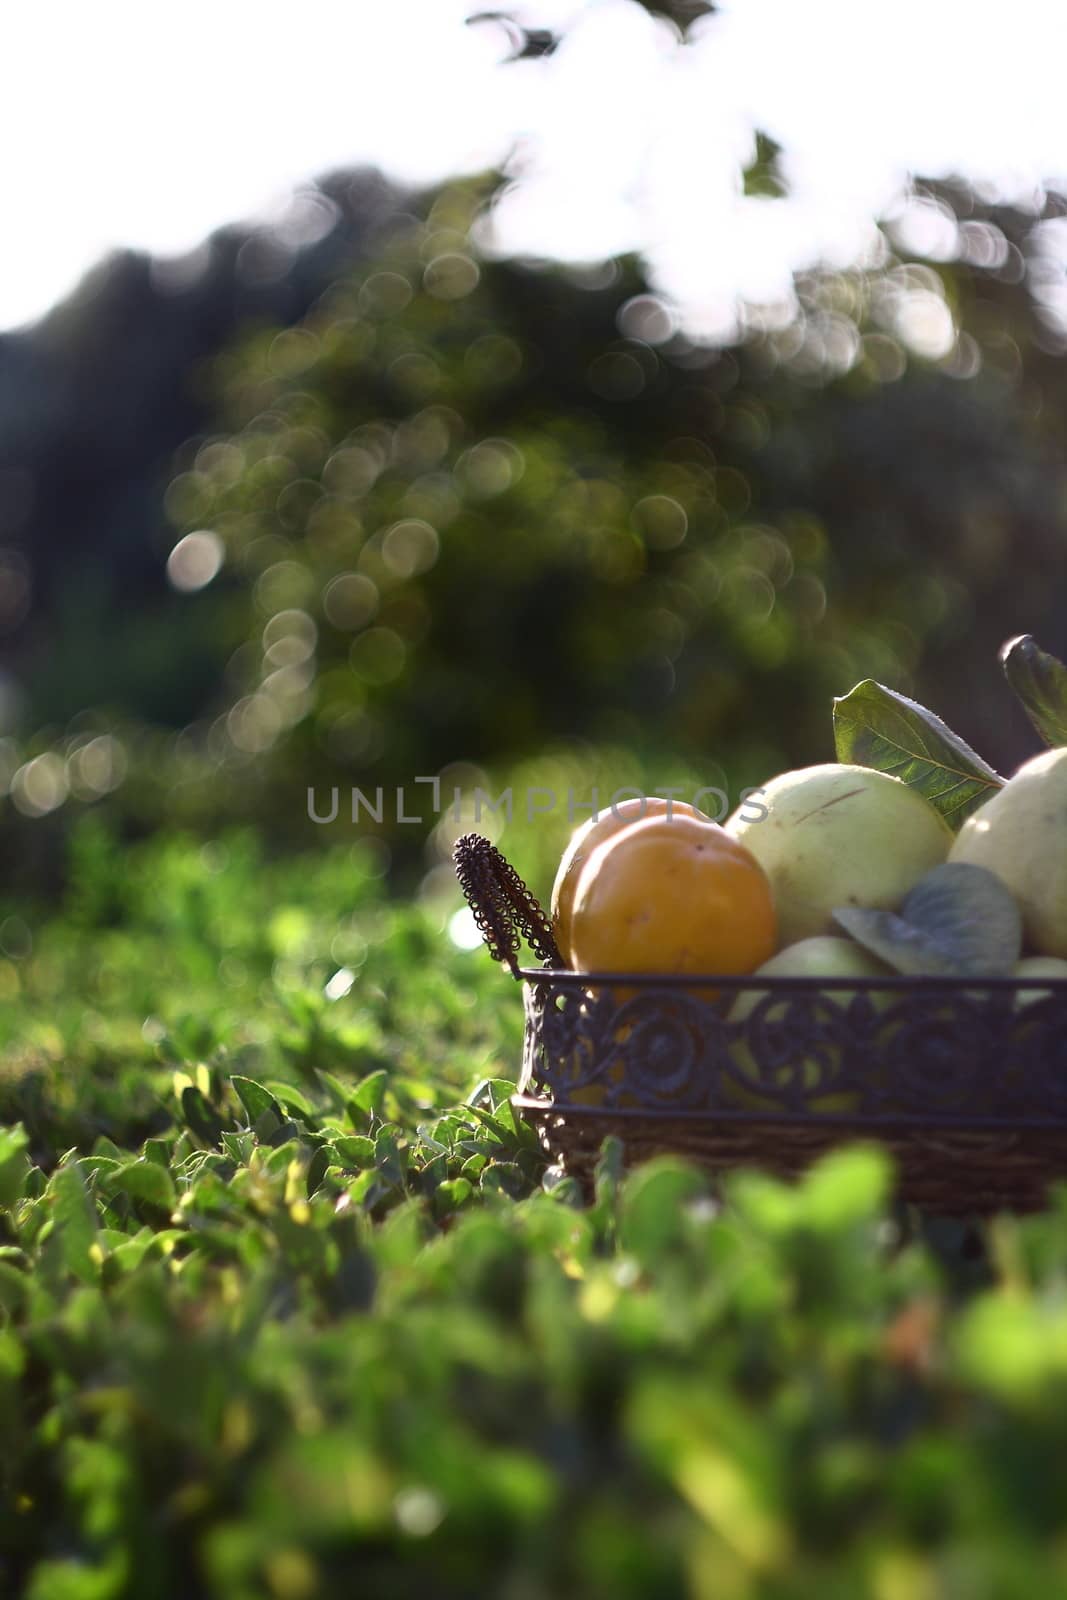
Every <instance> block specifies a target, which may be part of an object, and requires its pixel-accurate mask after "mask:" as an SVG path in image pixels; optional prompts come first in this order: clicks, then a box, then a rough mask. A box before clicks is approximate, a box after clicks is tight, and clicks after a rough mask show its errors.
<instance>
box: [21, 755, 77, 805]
mask: <svg viewBox="0 0 1067 1600" xmlns="http://www.w3.org/2000/svg"><path fill="white" fill-rule="evenodd" d="M69 793H70V783H69V781H68V778H67V767H66V762H65V761H63V759H62V758H61V757H60V756H57V755H56V754H55V753H54V751H51V750H49V751H46V752H45V754H44V755H40V756H35V757H34V758H33V760H32V761H27V762H26V763H25V764H24V765H23V766H21V767H20V768H19V769H18V771H17V772H16V773H15V776H14V777H13V778H12V780H11V798H12V800H13V801H14V802H15V805H16V807H17V808H18V810H19V811H21V812H22V814H23V816H26V817H43V816H46V815H47V813H48V812H49V811H55V809H56V807H57V806H61V805H62V804H63V802H64V800H65V799H66V798H67V795H68V794H69Z"/></svg>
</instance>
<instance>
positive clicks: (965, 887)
mask: <svg viewBox="0 0 1067 1600" xmlns="http://www.w3.org/2000/svg"><path fill="white" fill-rule="evenodd" d="M834 919H835V921H836V922H837V923H838V925H839V926H840V927H842V928H843V929H844V930H845V932H846V933H849V934H851V935H852V937H853V938H854V939H856V940H857V941H858V942H859V943H860V944H862V945H863V946H864V948H865V949H867V950H870V951H871V953H872V954H873V955H876V956H878V957H879V958H880V960H882V961H885V962H886V963H887V964H888V965H889V966H891V967H893V968H894V969H895V970H896V971H897V972H900V973H903V974H904V975H905V976H907V977H922V976H927V977H961V978H962V977H996V976H998V975H1007V974H1008V973H1010V972H1011V969H1012V968H1013V967H1014V965H1015V963H1016V961H1018V959H1019V955H1020V953H1021V950H1022V918H1021V916H1020V914H1019V908H1018V906H1017V905H1016V903H1015V900H1014V899H1013V897H1012V896H1011V894H1010V893H1009V892H1008V890H1007V889H1006V888H1005V887H1004V885H1003V884H1002V883H1001V881H1000V879H999V878H997V877H996V876H995V875H994V874H993V873H992V872H987V871H986V869H985V867H978V866H972V865H971V864H970V863H968V862H963V861H947V862H945V863H943V865H941V866H939V867H934V868H933V870H932V871H931V872H928V873H926V875H925V876H924V877H923V878H921V879H920V881H919V882H918V883H917V884H916V885H915V887H914V889H912V891H911V893H910V894H909V895H908V896H907V897H906V899H905V901H904V904H903V905H902V906H901V908H900V915H899V916H898V915H897V914H896V913H895V912H892V911H874V910H869V909H867V908H865V907H861V906H842V907H841V908H840V909H838V910H837V911H835V912H834Z"/></svg>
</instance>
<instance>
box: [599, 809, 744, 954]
mask: <svg viewBox="0 0 1067 1600" xmlns="http://www.w3.org/2000/svg"><path fill="white" fill-rule="evenodd" d="M570 945H571V956H572V960H573V964H574V967H575V970H576V971H578V972H657V973H700V974H703V973H724V974H725V973H744V972H751V971H753V969H754V968H756V967H758V966H759V964H760V962H761V961H765V960H766V959H767V957H768V956H769V955H770V954H771V953H772V952H773V950H774V947H775V918H774V905H773V901H772V898H771V890H770V885H769V883H768V882H767V878H766V875H765V873H764V872H763V870H762V868H761V867H760V866H759V864H758V863H757V862H756V860H755V859H754V858H753V856H752V855H751V854H750V853H749V851H748V850H746V849H745V847H744V845H742V844H739V843H738V842H737V841H736V840H735V839H732V838H731V837H730V836H729V834H728V833H727V832H726V831H725V829H723V828H720V827H719V825H718V823H715V822H699V821H697V820H696V819H694V818H692V817H674V818H672V819H671V820H670V821H668V820H667V818H666V817H648V818H646V819H645V820H644V821H642V822H633V823H631V824H630V825H629V827H627V828H624V829H622V831H621V832H619V833H616V834H614V835H613V836H612V837H611V838H609V839H607V840H606V841H605V842H604V843H603V844H600V845H598V846H597V847H596V849H595V850H594V851H593V853H592V855H591V856H590V857H589V859H588V860H587V861H586V862H585V865H584V866H583V867H582V870H581V872H580V874H579V876H578V883H577V886H576V889H575V896H574V905H573V910H572V914H571V939H570Z"/></svg>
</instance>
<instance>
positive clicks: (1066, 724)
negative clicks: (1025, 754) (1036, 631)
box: [1000, 633, 1067, 746]
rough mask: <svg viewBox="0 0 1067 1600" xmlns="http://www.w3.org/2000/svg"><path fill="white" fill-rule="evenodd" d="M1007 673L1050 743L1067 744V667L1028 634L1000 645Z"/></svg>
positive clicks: (1002, 661) (1002, 660)
mask: <svg viewBox="0 0 1067 1600" xmlns="http://www.w3.org/2000/svg"><path fill="white" fill-rule="evenodd" d="M1000 664H1001V666H1002V667H1003V668H1004V676H1005V677H1006V678H1007V680H1008V682H1009V683H1010V684H1011V686H1012V688H1013V689H1014V690H1015V693H1016V694H1017V695H1018V697H1019V699H1020V700H1021V701H1022V704H1023V710H1024V711H1025V712H1026V715H1027V716H1028V717H1029V718H1030V721H1031V722H1032V723H1033V725H1034V727H1035V728H1036V729H1037V731H1038V733H1039V734H1040V735H1041V737H1042V739H1044V741H1045V743H1046V744H1048V745H1053V746H1057V745H1067V666H1065V665H1064V664H1063V662H1062V661H1060V660H1058V659H1057V658H1056V656H1050V655H1049V654H1048V652H1047V651H1045V650H1042V649H1041V648H1040V647H1039V646H1038V645H1037V644H1036V643H1035V642H1034V639H1033V638H1032V636H1031V635H1030V634H1028V633H1021V634H1019V636H1018V637H1017V638H1015V639H1009V640H1008V642H1007V643H1006V644H1003V645H1001V647H1000Z"/></svg>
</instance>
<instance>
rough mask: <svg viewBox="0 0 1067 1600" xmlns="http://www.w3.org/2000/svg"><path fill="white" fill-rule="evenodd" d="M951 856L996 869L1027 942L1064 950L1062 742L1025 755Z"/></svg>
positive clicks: (1039, 948) (1065, 764) (1066, 819)
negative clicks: (1055, 747)
mask: <svg viewBox="0 0 1067 1600" xmlns="http://www.w3.org/2000/svg"><path fill="white" fill-rule="evenodd" d="M949 859H950V860H951V861H970V862H973V863H974V864H975V865H977V866H979V867H986V868H988V870H989V871H990V872H995V873H996V875H997V877H998V878H999V879H1000V881H1001V882H1002V883H1003V884H1004V885H1005V886H1006V888H1008V889H1009V890H1010V891H1011V893H1012V894H1013V895H1014V896H1015V899H1016V901H1017V902H1018V905H1019V910H1020V911H1021V912H1022V918H1023V940H1024V944H1025V946H1026V948H1027V949H1030V950H1033V951H1034V953H1035V954H1037V955H1042V956H1060V957H1067V749H1064V750H1046V751H1045V752H1044V754H1043V755H1039V756H1034V758H1033V759H1032V760H1031V761H1027V762H1025V763H1024V764H1023V765H1022V766H1021V767H1020V768H1019V770H1018V772H1017V773H1016V774H1015V775H1014V777H1012V778H1010V779H1009V780H1008V782H1007V783H1006V784H1005V785H1004V787H1003V789H1001V790H1000V792H999V793H998V794H995V795H994V796H993V798H992V799H991V800H987V801H986V803H985V805H984V806H981V807H979V809H978V810H977V811H975V812H973V813H972V814H971V816H969V817H968V818H967V821H966V822H965V823H964V824H963V827H962V828H961V829H960V831H959V833H958V835H957V837H956V842H955V844H954V845H953V847H952V853H951V855H950V857H949Z"/></svg>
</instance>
